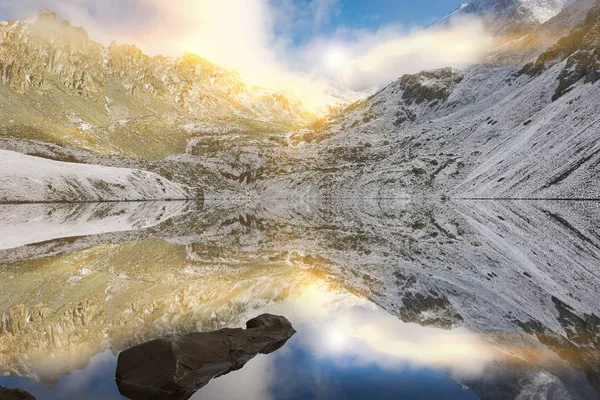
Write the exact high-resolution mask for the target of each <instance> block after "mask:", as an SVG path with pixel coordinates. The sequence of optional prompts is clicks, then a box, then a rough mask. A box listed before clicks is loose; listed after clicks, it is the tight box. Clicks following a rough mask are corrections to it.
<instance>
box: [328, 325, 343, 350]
mask: <svg viewBox="0 0 600 400" xmlns="http://www.w3.org/2000/svg"><path fill="white" fill-rule="evenodd" d="M325 340H326V342H327V345H328V346H329V348H330V349H332V350H340V349H341V348H342V347H344V345H345V344H346V342H347V341H348V338H347V337H346V335H345V334H344V332H342V331H340V330H339V329H331V330H330V331H329V332H327V336H326V338H325Z"/></svg>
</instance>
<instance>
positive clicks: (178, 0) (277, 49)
mask: <svg viewBox="0 0 600 400" xmlns="http://www.w3.org/2000/svg"><path fill="white" fill-rule="evenodd" d="M459 3H460V0H420V1H414V0H411V1H404V0H103V1H97V0H0V20H6V19H22V18H23V17H25V16H26V15H28V14H30V13H33V12H35V11H37V10H39V9H40V8H44V7H46V8H49V9H52V10H54V11H55V12H57V14H58V18H59V19H61V20H68V21H70V22H71V23H72V24H73V25H76V26H83V27H84V28H85V29H86V30H87V31H88V32H89V33H90V37H91V38H92V39H94V40H97V41H100V42H102V43H104V44H108V43H110V42H111V41H112V40H116V41H117V42H118V43H119V44H131V43H133V44H136V45H137V46H138V47H140V48H141V49H142V50H143V51H144V52H145V53H147V54H149V55H158V54H162V55H167V56H179V55H181V54H183V53H184V52H193V53H196V54H199V55H200V56H202V57H204V58H206V59H208V60H210V61H212V62H215V63H217V64H220V65H223V66H225V67H228V68H231V69H235V70H237V71H239V72H240V74H242V75H243V76H244V77H245V78H246V79H247V80H248V81H249V82H250V83H252V84H256V85H259V86H263V87H267V88H269V89H270V88H280V89H281V90H282V91H286V90H288V91H296V92H298V93H297V94H298V95H299V96H308V95H309V94H308V93H307V92H308V91H310V92H311V93H316V92H319V93H321V92H323V88H324V87H326V86H327V87H330V86H331V84H334V85H335V86H336V87H339V88H343V89H344V90H345V89H352V90H356V91H359V90H364V89H369V88H373V87H377V88H381V87H383V86H385V85H387V84H388V83H390V82H392V81H394V80H396V79H398V78H399V77H400V76H401V75H403V74H406V73H416V72H419V71H421V70H424V69H432V68H439V67H446V66H451V67H456V68H463V67H465V66H468V65H470V64H472V63H475V62H477V61H478V60H479V58H480V57H481V55H482V53H483V52H484V51H485V50H486V49H488V48H489V47H490V40H491V39H490V38H489V37H488V35H487V34H486V33H485V31H484V30H483V28H482V26H481V23H480V21H478V20H476V19H474V18H468V19H463V20H460V21H457V22H455V23H453V24H446V25H443V26H438V27H433V28H432V27H428V26H429V25H430V24H431V23H433V22H434V21H436V20H438V19H439V18H442V17H443V16H445V15H447V14H448V13H450V12H451V11H453V10H454V9H456V7H458V5H459ZM301 92H306V93H301Z"/></svg>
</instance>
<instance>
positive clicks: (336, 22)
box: [325, 0, 460, 32]
mask: <svg viewBox="0 0 600 400" xmlns="http://www.w3.org/2000/svg"><path fill="white" fill-rule="evenodd" d="M459 4H460V0H420V1H402V0H341V1H340V4H339V7H338V8H337V10H336V11H337V12H336V13H334V14H333V16H332V18H331V21H330V24H329V25H328V26H327V27H326V29H325V31H326V32H331V31H333V30H335V29H336V28H338V27H340V26H349V27H353V28H361V29H363V28H364V29H375V28H378V27H379V26H382V25H388V24H392V23H400V24H403V25H405V26H419V25H429V24H430V23H432V22H434V21H436V20H437V19H439V18H442V17H444V16H445V15H447V14H448V13H450V12H451V11H452V10H454V9H455V8H456V7H458V5H459Z"/></svg>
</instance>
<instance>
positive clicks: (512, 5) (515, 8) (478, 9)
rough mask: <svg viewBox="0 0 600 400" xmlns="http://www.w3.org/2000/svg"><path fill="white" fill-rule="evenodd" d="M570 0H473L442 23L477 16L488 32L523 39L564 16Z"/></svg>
mask: <svg viewBox="0 0 600 400" xmlns="http://www.w3.org/2000/svg"><path fill="white" fill-rule="evenodd" d="M569 3H570V1H569V0H473V1H472V2H470V3H468V4H466V5H463V4H461V6H460V7H458V9H456V10H455V11H453V12H452V13H451V14H449V15H448V16H447V17H445V18H444V19H443V20H442V21H444V20H445V21H447V20H449V19H452V18H455V17H458V16H475V17H479V18H481V19H482V20H483V22H484V24H485V26H486V28H487V30H488V31H489V32H491V33H492V34H495V35H498V36H501V35H509V36H521V35H522V34H526V33H529V32H531V30H533V29H535V28H537V27H538V26H539V25H541V24H543V23H544V22H546V21H548V20H549V19H551V18H552V17H554V16H556V15H557V14H558V13H560V12H561V11H562V10H563V8H564V7H565V6H566V5H567V4H569Z"/></svg>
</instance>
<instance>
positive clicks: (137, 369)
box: [115, 314, 295, 400]
mask: <svg viewBox="0 0 600 400" xmlns="http://www.w3.org/2000/svg"><path fill="white" fill-rule="evenodd" d="M294 333H295V330H294V328H293V327H292V324H291V323H290V322H289V321H288V320H287V319H285V318H284V317H280V316H275V315H270V314H263V315H260V316H258V317H256V318H253V319H251V320H249V321H248V322H247V323H246V329H245V330H244V329H222V330H220V331H216V332H203V333H191V334H187V335H172V336H167V337H163V338H160V339H156V340H152V341H150V342H146V343H143V344H141V345H138V346H135V347H132V348H130V349H127V350H125V351H123V352H121V353H120V354H119V358H118V362H117V371H116V374H115V377H116V380H117V385H118V387H119V392H120V393H121V394H122V395H124V396H125V397H128V398H130V399H134V400H135V399H149V398H152V399H165V400H166V399H188V398H189V397H190V396H191V395H192V394H194V393H195V392H196V391H198V390H199V389H200V388H202V387H203V386H205V385H206V384H208V382H209V381H210V380H211V379H213V378H216V377H219V376H222V375H225V374H227V373H229V372H231V371H235V370H238V369H240V368H242V367H243V366H244V364H246V363H247V362H248V361H250V360H251V359H252V358H254V356H256V355H257V354H269V353H272V352H274V351H275V350H277V349H279V348H281V347H282V346H283V345H284V344H285V343H286V342H287V341H288V340H289V339H290V338H291V337H292V335H293V334H294Z"/></svg>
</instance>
